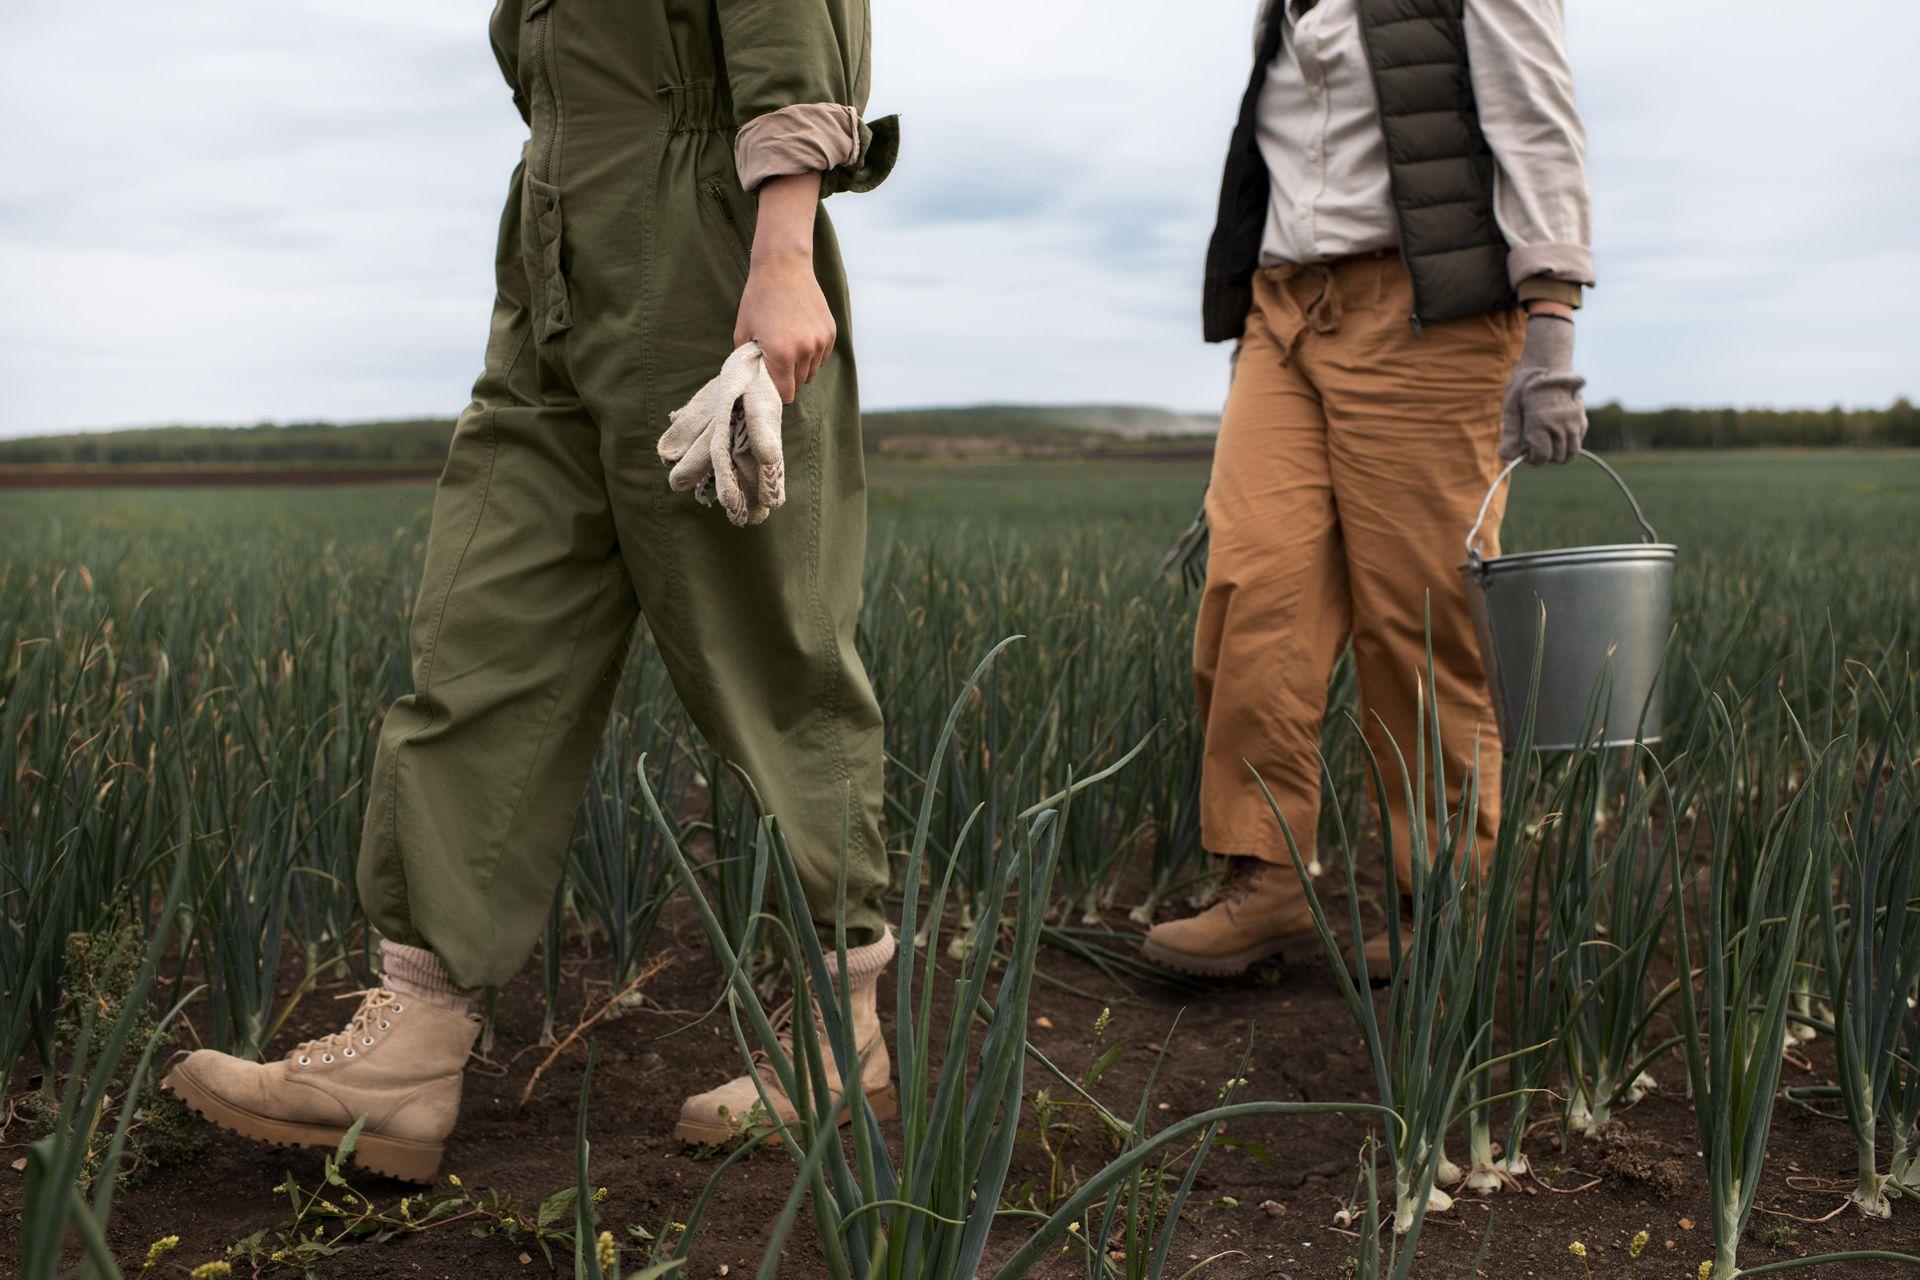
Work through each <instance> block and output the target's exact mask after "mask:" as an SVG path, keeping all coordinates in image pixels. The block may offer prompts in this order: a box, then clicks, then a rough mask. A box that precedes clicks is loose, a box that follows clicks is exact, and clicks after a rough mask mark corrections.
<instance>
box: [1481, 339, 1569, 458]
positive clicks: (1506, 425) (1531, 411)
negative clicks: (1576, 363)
mask: <svg viewBox="0 0 1920 1280" xmlns="http://www.w3.org/2000/svg"><path fill="white" fill-rule="evenodd" d="M1586 385H1587V380H1586V379H1585V378H1583V377H1581V376H1580V375H1579V374H1577V373H1575V372H1574V371H1573V324H1572V322H1571V321H1567V320H1562V319H1560V318H1559V317H1557V316H1533V317H1531V318H1530V319H1529V320H1528V321H1527V345H1526V347H1525V348H1524V349H1523V350H1522V351H1521V352H1520V363H1519V364H1517V365H1515V366H1514V367H1513V377H1512V378H1511V379H1510V380H1509V381H1508V382H1507V399H1506V404H1505V406H1504V410H1503V412H1502V415H1501V423H1500V458H1501V461H1503V462H1511V461H1512V460H1513V459H1515V458H1525V459H1526V460H1527V463H1528V465H1530V466H1535V467H1537V466H1540V465H1542V464H1544V463H1548V462H1567V461H1570V460H1571V459H1573V458H1574V457H1575V456H1576V455H1577V454H1578V453H1579V452H1580V442H1581V441H1583V440H1585V439H1586V438H1587V406H1586V405H1585V404H1584V403H1582V402H1581V400H1580V388H1582V387H1584V386H1586Z"/></svg>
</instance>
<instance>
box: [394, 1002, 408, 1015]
mask: <svg viewBox="0 0 1920 1280" xmlns="http://www.w3.org/2000/svg"><path fill="white" fill-rule="evenodd" d="M393 1011H394V1012H395V1013H405V1012H406V1011H407V1006H405V1005H403V1004H397V1005H395V1006H393Z"/></svg>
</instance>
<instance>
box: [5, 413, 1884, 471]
mask: <svg viewBox="0 0 1920 1280" xmlns="http://www.w3.org/2000/svg"><path fill="white" fill-rule="evenodd" d="M1109 412H1110V414H1111V415H1112V417H1113V421H1112V427H1111V429H1110V428H1108V427H1104V426H1102V425H1101V422H1102V413H1101V411H1100V410H1099V409H1097V408H1089V407H1085V406H1081V407H1066V408H1062V407H1054V406H1033V407H1023V406H1018V405H992V406H977V407H967V408H949V409H901V410H891V411H887V412H879V413H869V414H867V415H866V418H865V431H866V442H867V446H868V448H869V449H870V450H872V451H874V452H876V453H886V454H893V455H897V456H926V455H927V454H928V453H930V452H931V453H936V454H937V453H938V452H939V451H937V450H928V449H925V448H923V447H920V446H921V445H922V444H923V443H926V442H932V441H938V440H942V439H951V440H955V441H961V440H964V441H967V442H970V443H971V445H972V446H973V447H971V448H969V449H968V450H967V451H966V452H967V453H969V454H972V455H974V456H980V455H988V454H993V453H1008V454H1020V453H1034V454H1042V455H1047V456H1062V455H1071V454H1075V453H1100V454H1108V455H1125V454H1128V453H1140V454H1144V455H1147V456H1157V455H1158V454H1159V453H1161V452H1162V451H1163V450H1165V449H1167V448H1177V449H1182V450H1193V451H1195V452H1204V450H1205V448H1206V441H1205V439H1204V438H1203V437H1202V438H1196V437H1194V436H1192V435H1190V434H1189V435H1174V434H1169V435H1166V436H1154V435H1150V434H1148V435H1142V434H1133V435H1130V436H1127V437H1122V436H1120V435H1117V434H1115V429H1119V428H1122V427H1123V426H1124V427H1125V428H1127V429H1130V430H1132V431H1134V432H1136V433H1137V432H1139V431H1140V428H1141V425H1142V424H1141V422H1140V421H1139V415H1143V414H1147V415H1151V414H1158V413H1161V412H1162V411H1159V410H1138V409H1129V408H1125V407H1115V408H1113V409H1112V410H1110V411H1109ZM1123 415H1134V416H1133V417H1124V416H1123ZM1165 416H1167V417H1168V418H1169V419H1171V418H1174V417H1177V416H1178V415H1165ZM1591 416H1592V423H1593V427H1592V432H1591V434H1590V436H1589V443H1590V444H1591V445H1592V447H1593V448H1595V449H1597V450H1600V451H1602V452H1614V453H1619V452H1632V451H1635V450H1641V449H1716V448H1720V449H1735V448H1739V449H1751V448H1766V447H1771V446H1793V447H1799V448H1828V447H1856V448H1857V447H1893V446H1920V409H1917V408H1915V407H1914V405H1913V404H1912V403H1911V402H1910V401H1909V400H1907V399H1906V398H1905V397H1902V398H1900V399H1899V400H1896V401H1894V403H1893V404H1892V405H1890V406H1888V407H1887V408H1885V409H1840V408H1833V409H1653V410H1640V409H1626V408H1623V407H1622V406H1620V405H1618V404H1604V405H1599V406H1596V407H1594V408H1593V410H1592V415H1591ZM452 432H453V423H452V422H451V421H450V420H447V419H439V418H412V419H404V420H400V421H393V422H361V423H350V424H347V425H344V426H337V425H334V424H332V423H325V422H293V423H286V424H279V423H270V422H268V423H261V424H260V425H259V426H254V427H193V426H168V427H146V428H140V429H134V430H124V431H98V432H76V433H73V434H69V435H57V436H34V437H27V438H23V439H18V440H0V465H13V466H32V465H70V466H91V467H99V466H173V465H219V466H288V465H332V466H347V467H351V466H360V465H368V466H373V465H380V466H395V465H398V466H411V465H416V464H417V465H421V466H430V465H436V464H438V463H439V462H440V461H441V460H442V459H443V458H444V457H445V455H446V452H447V441H448V439H449V437H450V436H451V435H452Z"/></svg>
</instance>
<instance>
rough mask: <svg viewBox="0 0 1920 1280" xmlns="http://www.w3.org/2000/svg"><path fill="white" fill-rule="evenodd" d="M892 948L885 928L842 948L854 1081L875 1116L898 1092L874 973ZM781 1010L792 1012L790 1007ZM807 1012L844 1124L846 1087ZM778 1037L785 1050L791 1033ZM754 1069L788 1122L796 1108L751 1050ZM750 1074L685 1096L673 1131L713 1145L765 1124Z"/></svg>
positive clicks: (888, 1113) (892, 1107)
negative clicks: (856, 1063) (856, 1058)
mask: <svg viewBox="0 0 1920 1280" xmlns="http://www.w3.org/2000/svg"><path fill="white" fill-rule="evenodd" d="M893 952H894V940H893V934H892V932H891V931H889V932H888V934H887V936H886V937H884V938H882V939H880V941H878V942H874V943H869V944H868V945H867V946H864V947H853V948H849V949H848V951H847V983H848V992H847V995H848V1001H849V1003H850V1004H851V1005H852V1006H853V1042H854V1044H855V1045H856V1046H858V1049H859V1054H860V1085H861V1089H862V1091H863V1092H864V1093H865V1094H866V1098H867V1104H868V1105H869V1106H871V1107H872V1108H873V1113H874V1115H875V1116H876V1117H878V1118H879V1119H881V1120H890V1119H892V1118H893V1117H894V1116H895V1115H897V1114H898V1113H899V1111H900V1101H899V1097H898V1095H897V1094H895V1092H894V1089H893V1060H892V1058H890V1057H889V1056H888V1054H887V1040H886V1036H885V1034H884V1032H883V1029H882V1028H881V1026H880V999H879V994H880V974H881V971H882V970H884V969H885V968H886V967H887V965H889V964H891V963H892V962H893ZM836 960H837V957H836V956H833V955H829V956H828V957H827V969H828V972H830V973H831V972H833V971H834V970H835V969H836V968H837V967H838V966H837V964H836V963H835V962H836ZM784 1016H786V1017H788V1018H791V1017H792V1016H793V1012H792V1009H791V1007H789V1008H788V1009H787V1010H786V1011H785V1015H784ZM812 1016H813V1019H814V1025H815V1028H816V1029H817V1031H818V1034H819V1036H820V1048H821V1051H822V1052H823V1053H824V1054H825V1055H826V1068H827V1091H828V1094H829V1096H831V1098H832V1099H833V1104H834V1107H835V1109H836V1114H837V1116H838V1122H839V1123H840V1124H846V1123H848V1122H849V1121H851V1120H852V1119H853V1112H852V1109H851V1108H850V1107H848V1106H847V1104H846V1090H845V1089H844V1088H842V1086H841V1081H840V1072H839V1070H838V1068H837V1067H836V1065H835V1063H834V1058H833V1050H832V1048H831V1047H830V1046H829V1044H828V1042H827V1031H826V1026H825V1025H824V1023H822V1022H821V1020H820V1013H819V1010H818V1009H817V1008H816V1009H814V1010H813V1011H812ZM776 1025H777V1023H776ZM780 1040H781V1044H782V1045H783V1046H784V1047H785V1048H786V1049H787V1051H788V1052H789V1054H791V1052H792V1050H793V1036H792V1033H791V1032H785V1031H783V1032H782V1034H781V1036H780ZM754 1072H755V1075H757V1076H758V1077H759V1079H760V1081H761V1082H762V1084H764V1086H765V1088H766V1093H767V1099H770V1100H771V1101H772V1103H773V1107H774V1111H775V1113H776V1114H777V1115H778V1117H779V1119H780V1121H781V1122H783V1123H788V1124H791V1123H792V1122H793V1121H794V1120H795V1119H797V1118H798V1116H799V1112H798V1111H797V1110H796V1109H795V1107H794V1105H793V1103H792V1102H791V1101H790V1100H789V1099H788V1098H787V1095H786V1094H785V1093H784V1092H783V1091H782V1090H781V1088H780V1077H779V1075H778V1074H777V1073H776V1072H775V1071H774V1070H773V1066H772V1064H771V1063H769V1062H767V1061H766V1060H765V1059H764V1057H762V1056H761V1055H755V1060H754ZM754 1078H755V1077H754V1076H753V1075H745V1076H737V1077H735V1078H734V1079H732V1080H729V1081H727V1082H726V1083H725V1084H723V1085H721V1086H720V1087H719V1088H717V1089H709V1090H708V1091H707V1092H705V1093H696V1094H695V1095H693V1096H692V1097H691V1098H688V1099H687V1100H686V1101H685V1102H684V1103H682V1104H681V1106H680V1120H679V1123H677V1124H675V1125H674V1126H673V1136H674V1137H676V1138H678V1139H680V1140H681V1141H682V1142H697V1143H701V1144H704V1145H706V1146H712V1147H719V1146H726V1145H728V1144H729V1143H732V1142H735V1141H737V1140H739V1139H741V1138H746V1137H751V1136H753V1135H754V1134H756V1133H758V1132H760V1131H761V1130H762V1129H765V1128H768V1127H770V1125H771V1122H772V1117H770V1116H768V1115H767V1103H766V1100H764V1099H762V1098H761V1096H760V1086H759V1085H756V1084H755V1083H754Z"/></svg>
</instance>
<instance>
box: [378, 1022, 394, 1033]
mask: <svg viewBox="0 0 1920 1280" xmlns="http://www.w3.org/2000/svg"><path fill="white" fill-rule="evenodd" d="M392 1025H393V1024H392V1023H391V1022H383V1023H381V1024H380V1029H381V1030H382V1031H385V1030H386V1029H387V1028H388V1027H390V1026H392Z"/></svg>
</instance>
